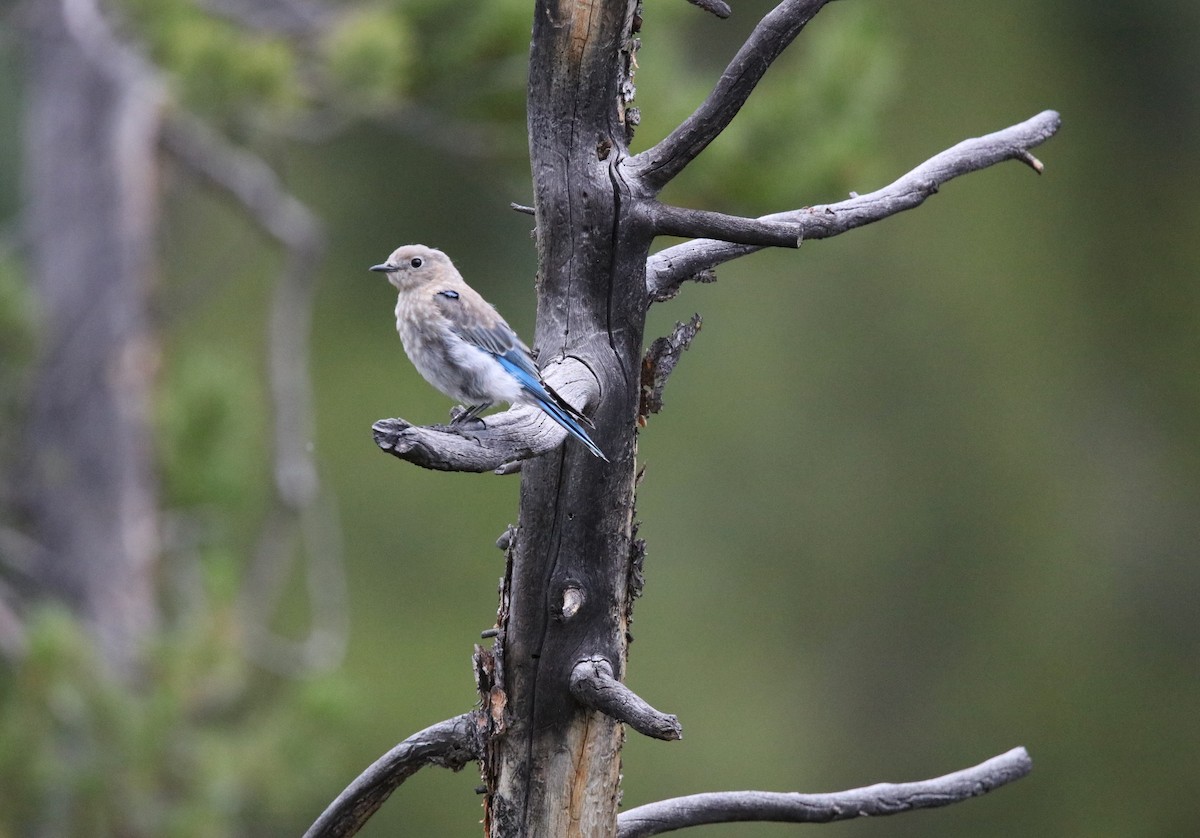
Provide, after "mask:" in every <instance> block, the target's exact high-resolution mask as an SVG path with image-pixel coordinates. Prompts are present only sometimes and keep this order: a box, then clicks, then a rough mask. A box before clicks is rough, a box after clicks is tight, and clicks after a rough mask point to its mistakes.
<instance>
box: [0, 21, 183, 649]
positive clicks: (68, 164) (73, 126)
mask: <svg viewBox="0 0 1200 838" xmlns="http://www.w3.org/2000/svg"><path fill="white" fill-rule="evenodd" d="M96 12H97V10H96V8H95V6H94V5H92V4H91V3H87V2H73V0H66V2H61V3H60V2H50V1H49V0H43V2H37V3H31V4H28V5H27V10H26V12H25V15H26V18H25V23H26V27H25V28H26V32H27V38H26V41H25V48H26V50H27V64H26V66H27V67H28V73H27V76H26V80H27V83H26V103H27V105H26V107H27V112H26V120H25V136H24V147H25V152H24V154H25V200H26V205H25V218H26V223H27V226H26V229H25V234H26V243H27V254H28V260H27V264H28V267H29V272H30V280H31V285H32V288H33V291H34V294H35V298H36V301H37V308H38V314H39V324H38V335H39V356H38V362H37V366H36V370H35V379H34V381H33V385H32V394H31V401H30V409H29V414H28V419H27V422H28V425H27V428H26V432H25V445H24V450H25V452H26V454H25V457H24V462H23V475H22V478H23V479H22V480H21V481H20V486H19V489H18V491H19V493H20V497H19V499H18V503H19V505H20V506H21V508H22V509H23V511H24V513H25V515H26V516H27V520H28V524H29V526H30V529H31V531H32V534H33V535H34V537H35V538H36V539H37V541H38V543H39V544H40V546H41V548H42V549H41V551H40V552H39V554H38V557H37V561H36V562H35V565H34V567H33V569H32V575H33V579H34V583H35V585H36V586H37V589H38V590H37V593H38V594H39V595H42V596H46V597H50V598H54V599H56V600H60V601H63V602H66V603H67V604H68V605H69V606H70V607H71V608H72V610H73V611H74V612H75V613H77V614H78V615H80V616H81V617H83V618H84V619H85V620H86V621H88V622H89V623H90V624H91V625H92V626H93V627H94V631H95V632H96V634H97V638H98V640H99V641H100V647H101V648H102V649H103V651H104V654H105V656H106V658H107V659H108V662H109V663H110V664H112V665H113V667H114V668H115V669H116V670H117V671H127V672H128V671H129V670H130V668H131V667H132V666H133V664H134V663H135V659H136V653H137V644H138V641H139V640H140V639H141V638H142V637H143V636H144V634H145V633H146V632H147V631H148V630H150V629H151V628H153V626H154V625H155V624H156V622H157V608H156V602H155V596H154V590H155V585H154V578H153V577H154V571H155V562H156V557H157V555H158V550H159V542H158V524H157V513H156V510H157V491H156V482H155V476H154V471H153V458H152V455H153V451H152V439H151V436H150V427H149V415H148V414H149V398H150V386H151V381H152V377H153V373H154V367H155V363H156V357H155V348H154V344H153V340H152V337H151V333H150V329H149V322H148V321H149V318H148V312H147V309H148V303H149V278H150V268H151V262H152V241H153V239H152V237H153V233H154V223H155V217H156V213H157V206H156V186H155V150H156V143H157V135H158V130H159V120H160V111H161V101H162V97H161V90H160V88H159V85H158V83H157V82H156V81H155V80H154V78H153V77H152V76H151V75H149V74H148V73H147V72H146V71H144V70H143V68H142V67H141V65H140V62H139V61H138V60H137V59H136V57H135V56H133V55H131V54H128V53H125V52H123V50H122V48H121V47H120V46H119V45H118V44H116V43H115V42H113V41H111V40H106V36H107V34H108V33H107V29H105V28H104V27H96V26H93V25H91V24H92V23H93V17H94V16H96Z"/></svg>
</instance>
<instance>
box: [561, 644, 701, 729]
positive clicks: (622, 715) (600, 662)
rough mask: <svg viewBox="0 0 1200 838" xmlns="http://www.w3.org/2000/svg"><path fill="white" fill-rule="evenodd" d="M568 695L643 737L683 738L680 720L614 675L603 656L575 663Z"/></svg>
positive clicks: (609, 664)
mask: <svg viewBox="0 0 1200 838" xmlns="http://www.w3.org/2000/svg"><path fill="white" fill-rule="evenodd" d="M571 695H573V696H575V700H576V701H578V702H579V703H580V704H582V705H584V706H585V707H590V708H592V709H593V710H598V711H599V712H601V713H603V714H604V715H606V716H609V717H611V718H613V719H616V720H617V721H619V722H624V723H625V724H627V725H629V726H630V727H631V728H633V729H634V730H636V731H637V732H638V733H640V734H642V735H643V736H650V737H652V738H654V739H665V740H668V741H669V740H672V739H682V738H683V728H682V727H681V726H680V724H679V719H677V718H676V717H675V716H672V715H670V714H668V713H660V712H659V711H657V710H655V709H654V708H653V707H651V706H650V705H649V704H647V703H646V702H645V701H643V700H642V699H641V698H640V697H639V696H638V695H637V694H636V693H635V692H634V691H633V690H631V689H629V687H627V686H625V685H624V684H622V683H621V682H620V681H618V680H617V679H616V678H615V677H613V668H612V664H611V663H609V662H608V661H607V660H605V659H604V658H588V659H586V660H581V661H580V662H579V663H577V664H575V668H574V669H573V670H571Z"/></svg>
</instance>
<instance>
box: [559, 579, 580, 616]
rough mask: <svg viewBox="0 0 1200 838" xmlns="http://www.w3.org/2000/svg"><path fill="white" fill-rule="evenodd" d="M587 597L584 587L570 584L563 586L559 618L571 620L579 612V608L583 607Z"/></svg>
mask: <svg viewBox="0 0 1200 838" xmlns="http://www.w3.org/2000/svg"><path fill="white" fill-rule="evenodd" d="M586 600H587V597H586V596H585V595H584V593H583V588H580V587H577V586H575V585H568V586H567V587H565V588H563V595H562V607H561V608H560V609H559V612H558V615H557V616H558V618H559V619H561V620H569V619H571V618H572V617H574V616H575V615H576V614H578V613H579V609H580V608H582V607H583V603H584V602H585V601H586Z"/></svg>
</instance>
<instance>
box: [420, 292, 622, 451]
mask: <svg viewBox="0 0 1200 838" xmlns="http://www.w3.org/2000/svg"><path fill="white" fill-rule="evenodd" d="M463 296H467V297H468V299H467V300H463V299H462V298H463ZM434 301H435V302H436V303H437V305H438V308H439V309H440V310H441V311H442V313H443V314H445V315H446V318H447V319H448V320H449V321H450V324H451V329H453V331H454V333H455V334H456V335H458V336H459V337H460V338H462V339H463V340H464V341H466V342H467V343H469V344H471V345H472V346H474V347H475V348H477V349H479V350H481V351H483V352H486V353H488V354H489V355H491V356H492V357H493V358H495V359H496V361H497V362H498V363H499V364H500V366H502V367H503V368H504V369H505V371H507V372H508V374H509V375H511V376H512V377H513V378H515V379H516V380H517V382H518V383H519V384H520V385H521V389H523V390H524V391H525V392H526V393H528V394H529V395H530V396H531V397H532V399H533V400H534V401H535V402H536V403H537V405H538V407H540V408H541V409H542V410H543V411H544V412H545V413H546V415H547V416H549V417H550V418H551V419H553V420H554V421H555V422H557V423H558V424H559V425H561V426H562V427H563V429H564V430H566V431H567V433H569V434H571V436H573V437H575V438H576V439H578V440H579V441H580V442H582V443H583V444H584V445H585V446H586V447H587V449H588V450H589V451H591V452H592V453H593V454H595V455H596V456H597V457H600V458H601V459H603V460H607V459H608V458H607V457H605V456H604V452H602V451H601V450H600V447H599V446H598V445H596V443H595V442H593V441H592V438H591V437H589V436H588V434H587V431H585V430H584V429H583V425H582V424H581V422H586V423H587V424H589V425H590V424H591V422H589V421H588V419H587V417H585V416H584V415H583V414H582V413H580V412H579V411H578V410H576V409H575V408H574V407H572V406H571V405H570V404H568V403H567V402H566V400H564V399H563V398H562V396H560V395H558V393H556V392H554V390H553V389H551V388H550V387H549V386H548V385H547V384H546V383H545V382H544V381H542V374H541V373H540V372H538V368H537V366H536V365H535V364H534V363H533V355H532V354H531V353H530V351H529V348H528V347H527V346H525V344H524V343H522V342H521V339H520V338H519V337H517V333H516V332H514V331H513V330H512V327H510V326H509V325H508V323H506V322H505V320H504V318H503V317H501V316H500V314H499V312H497V311H496V310H495V309H494V308H492V307H491V306H490V305H488V304H487V303H486V302H484V300H483V298H482V297H480V296H479V295H478V294H476V293H474V291H473V290H472V289H469V288H465V287H464V288H460V289H458V290H457V291H454V292H453V294H447V293H444V292H441V291H439V292H435V297H434ZM464 303H465V305H464ZM468 309H469V311H468Z"/></svg>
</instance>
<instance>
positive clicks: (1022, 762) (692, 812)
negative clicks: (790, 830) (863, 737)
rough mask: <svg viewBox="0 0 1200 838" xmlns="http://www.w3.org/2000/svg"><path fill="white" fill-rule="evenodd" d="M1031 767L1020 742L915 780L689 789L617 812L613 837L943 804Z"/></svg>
mask: <svg viewBox="0 0 1200 838" xmlns="http://www.w3.org/2000/svg"><path fill="white" fill-rule="evenodd" d="M1032 768H1033V763H1032V761H1031V760H1030V759H1029V754H1028V753H1026V751H1025V749H1024V748H1013V749H1012V750H1011V751H1008V752H1007V753H1003V754H1000V755H999V756H995V757H992V758H991V759H989V760H987V761H986V762H982V763H980V764H979V765H976V766H974V767H973V768H965V769H963V770H962V771H955V772H954V773H953V774H946V775H945V776H943V777H937V778H935V779H932V780H920V781H918V782H915V783H878V784H876V785H873V786H867V787H865V788H860V789H851V790H849V791H839V792H832V793H829V794H797V793H781V792H766V791H731V792H714V793H710V794H693V795H688V796H687V797H676V798H673V799H671V800H661V801H659V802H657V803H650V804H648V805H646V806H638V807H637V808H634V809H630V810H629V811H627V812H623V813H621V814H620V815H619V816H618V818H617V835H618V838H644V836H648V835H658V834H659V833H662V832H671V831H673V830H676V829H684V828H686V827H689V826H700V825H703V824H710V823H731V822H743V821H782V822H786V823H828V822H830V821H842V820H849V819H851V818H860V817H868V816H873V817H878V816H880V815H895V814H898V813H900V812H907V811H909V810H911V809H933V808H937V807H939V806H948V805H950V804H951V803H958V802H960V801H962V800H967V799H969V798H972V797H978V796H979V795H981V794H986V793H987V792H989V791H992V790H993V789H996V788H999V787H1000V786H1003V785H1005V784H1006V783H1011V782H1012V781H1013V780H1019V779H1021V778H1022V777H1024V776H1025V775H1026V774H1028V773H1029V771H1030V770H1031V769H1032Z"/></svg>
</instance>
